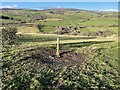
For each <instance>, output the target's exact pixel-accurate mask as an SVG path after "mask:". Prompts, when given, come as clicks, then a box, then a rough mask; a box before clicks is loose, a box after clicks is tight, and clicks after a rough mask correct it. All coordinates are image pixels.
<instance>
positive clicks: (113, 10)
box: [103, 9, 118, 12]
mask: <svg viewBox="0 0 120 90" xmlns="http://www.w3.org/2000/svg"><path fill="white" fill-rule="evenodd" d="M103 11H112V12H118V10H115V9H107V10H103Z"/></svg>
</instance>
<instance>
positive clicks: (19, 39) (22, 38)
mask: <svg viewBox="0 0 120 90" xmlns="http://www.w3.org/2000/svg"><path fill="white" fill-rule="evenodd" d="M57 37H58V36H35V37H34V36H30V35H26V36H25V35H18V36H17V37H16V42H47V41H56V40H57ZM95 38H96V37H60V40H80V39H95Z"/></svg>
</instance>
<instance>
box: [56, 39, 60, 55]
mask: <svg viewBox="0 0 120 90" xmlns="http://www.w3.org/2000/svg"><path fill="white" fill-rule="evenodd" d="M59 44H60V39H59V38H57V51H56V55H57V57H60V51H59Z"/></svg>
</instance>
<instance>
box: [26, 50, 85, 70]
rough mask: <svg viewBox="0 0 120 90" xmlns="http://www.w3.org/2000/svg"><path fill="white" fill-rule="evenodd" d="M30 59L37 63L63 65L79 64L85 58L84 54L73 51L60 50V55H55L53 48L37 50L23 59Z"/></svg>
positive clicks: (52, 65)
mask: <svg viewBox="0 0 120 90" xmlns="http://www.w3.org/2000/svg"><path fill="white" fill-rule="evenodd" d="M28 59H32V60H35V62H36V61H37V63H39V64H40V65H41V64H45V65H48V66H50V67H53V68H54V67H63V66H74V65H80V64H81V63H82V62H84V60H85V54H82V53H76V52H73V51H67V50H61V51H60V57H57V56H56V51H55V50H45V49H44V50H37V51H35V53H33V54H31V55H30V56H29V57H26V58H24V60H28Z"/></svg>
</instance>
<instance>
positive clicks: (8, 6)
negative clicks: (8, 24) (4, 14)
mask: <svg viewBox="0 0 120 90" xmlns="http://www.w3.org/2000/svg"><path fill="white" fill-rule="evenodd" d="M17 7H18V6H17V5H5V6H0V8H17Z"/></svg>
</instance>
